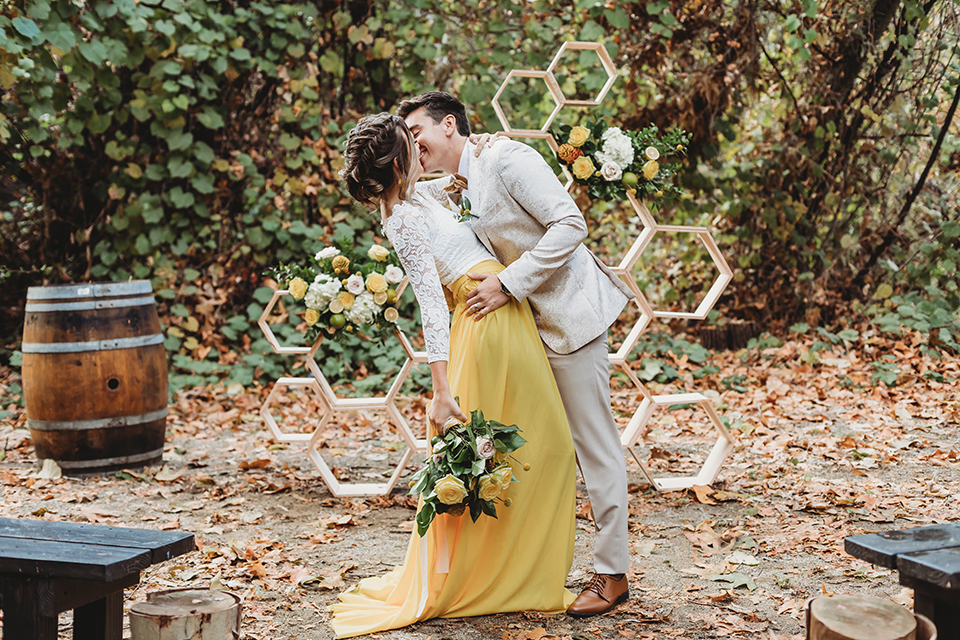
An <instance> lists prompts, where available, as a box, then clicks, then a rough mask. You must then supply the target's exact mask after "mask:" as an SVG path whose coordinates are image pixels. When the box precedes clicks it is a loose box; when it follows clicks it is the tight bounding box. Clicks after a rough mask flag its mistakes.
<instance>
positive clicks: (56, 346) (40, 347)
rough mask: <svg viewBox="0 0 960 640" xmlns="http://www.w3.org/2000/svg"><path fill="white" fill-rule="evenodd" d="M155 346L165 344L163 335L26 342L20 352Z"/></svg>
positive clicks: (66, 351)
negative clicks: (78, 340) (83, 340)
mask: <svg viewBox="0 0 960 640" xmlns="http://www.w3.org/2000/svg"><path fill="white" fill-rule="evenodd" d="M155 344H163V334H162V333H154V334H151V335H148V336H136V337H134V338H116V339H113V340H89V341H87V342H24V343H23V346H22V347H21V348H20V350H21V352H23V353H79V352H82V351H113V350H114V349H136V348H137V347H149V346H151V345H155Z"/></svg>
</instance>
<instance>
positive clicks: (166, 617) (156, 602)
mask: <svg viewBox="0 0 960 640" xmlns="http://www.w3.org/2000/svg"><path fill="white" fill-rule="evenodd" d="M130 637H131V638H132V640H234V639H235V638H239V637H240V597H239V596H237V595H234V594H232V593H229V592H227V591H212V590H209V589H174V590H172V591H159V592H157V593H151V594H149V595H148V596H147V601H146V602H138V603H137V604H135V605H133V608H132V609H130Z"/></svg>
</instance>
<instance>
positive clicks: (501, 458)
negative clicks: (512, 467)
mask: <svg viewBox="0 0 960 640" xmlns="http://www.w3.org/2000/svg"><path fill="white" fill-rule="evenodd" d="M509 457H510V454H509V453H506V452H503V453H501V452H499V451H497V452H496V453H495V454H493V463H494V464H503V463H504V462H506V461H507V459H508V458H509Z"/></svg>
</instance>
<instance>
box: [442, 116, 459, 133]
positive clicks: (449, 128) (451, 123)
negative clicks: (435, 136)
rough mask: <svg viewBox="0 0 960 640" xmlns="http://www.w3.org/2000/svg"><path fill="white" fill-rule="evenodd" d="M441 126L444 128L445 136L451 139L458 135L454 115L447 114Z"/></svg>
mask: <svg viewBox="0 0 960 640" xmlns="http://www.w3.org/2000/svg"><path fill="white" fill-rule="evenodd" d="M440 124H441V125H442V126H443V135H445V136H446V137H448V138H449V137H450V136H452V135H454V134H455V133H457V119H456V118H455V117H454V116H453V114H447V115H446V116H444V118H443V120H441V121H440Z"/></svg>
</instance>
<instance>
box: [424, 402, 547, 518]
mask: <svg viewBox="0 0 960 640" xmlns="http://www.w3.org/2000/svg"><path fill="white" fill-rule="evenodd" d="M526 442H527V441H526V440H524V439H523V437H522V436H521V435H520V430H519V429H518V428H517V427H516V425H511V426H506V425H504V424H502V423H500V422H497V421H496V420H485V419H484V418H483V412H481V411H472V412H471V413H470V420H469V421H468V422H466V423H460V422H456V421H455V420H452V419H451V421H450V422H448V423H447V425H446V427H445V428H444V432H443V434H442V435H437V436H434V437H433V439H432V440H431V442H430V447H431V453H430V456H429V457H428V458H427V463H426V465H424V467H423V468H422V469H420V471H418V472H417V473H415V474H414V476H413V478H412V479H411V480H410V494H411V495H416V494H420V495H423V507H422V508H421V509H420V513H418V514H417V532H418V533H419V534H420V536H423V535H424V534H426V532H427V529H428V528H429V527H430V523H431V522H433V519H434V518H435V517H436V515H437V514H438V513H449V514H450V515H452V516H461V515H463V514H464V512H465V511H467V510H468V509H469V510H470V517H471V518H473V521H474V522H476V521H477V519H478V518H479V517H480V516H481V515H483V514H486V515H488V516H492V517H494V518H496V517H497V506H496V502H498V501H499V502H501V503H503V505H504V506H507V507H509V506H510V504H511V502H512V500H511V499H510V498H509V497H504V495H503V494H504V492H505V491H506V490H507V488H508V487H509V486H510V484H511V483H514V482H519V480H517V479H516V478H514V477H513V468H512V467H511V466H510V462H509V461H510V459H511V458H512V456H511V455H510V454H511V453H513V452H514V451H516V450H517V449H519V448H520V447H522V446H523V445H524V444H525V443H526ZM514 460H516V459H515V458H514ZM523 469H524V470H525V471H526V470H529V469H530V465H523Z"/></svg>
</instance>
